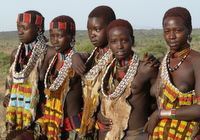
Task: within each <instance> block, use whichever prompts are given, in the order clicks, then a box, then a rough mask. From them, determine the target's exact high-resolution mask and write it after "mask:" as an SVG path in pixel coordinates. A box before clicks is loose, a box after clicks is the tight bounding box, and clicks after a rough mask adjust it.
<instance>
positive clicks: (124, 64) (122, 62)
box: [116, 52, 133, 67]
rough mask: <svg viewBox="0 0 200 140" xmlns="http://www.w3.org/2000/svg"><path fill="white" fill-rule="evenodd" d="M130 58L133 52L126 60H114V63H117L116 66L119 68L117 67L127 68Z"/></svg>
mask: <svg viewBox="0 0 200 140" xmlns="http://www.w3.org/2000/svg"><path fill="white" fill-rule="evenodd" d="M132 56H133V52H132V53H131V54H130V55H129V56H128V57H126V58H124V59H120V60H119V59H116V61H117V63H116V64H117V66H119V67H124V66H127V65H129V62H130V60H131V58H132Z"/></svg>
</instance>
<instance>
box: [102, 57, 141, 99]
mask: <svg viewBox="0 0 200 140" xmlns="http://www.w3.org/2000/svg"><path fill="white" fill-rule="evenodd" d="M115 61H116V59H113V61H112V62H111V64H110V65H109V66H108V67H107V69H106V71H105V73H104V75H103V80H102V83H101V92H102V94H103V95H104V96H105V97H107V98H108V99H111V100H112V99H116V98H118V97H120V96H121V95H122V94H123V92H124V90H125V88H126V87H127V85H128V84H129V82H130V81H132V80H133V79H134V77H135V75H136V73H137V69H138V65H139V58H138V56H137V55H136V53H134V54H133V57H132V59H131V63H130V66H129V68H128V70H127V72H126V75H125V76H124V77H123V79H122V80H121V81H120V83H119V84H118V85H117V87H116V88H115V91H114V92H113V93H112V94H110V95H107V94H106V93H105V92H106V90H105V87H106V85H105V79H106V76H108V71H109V70H110V68H111V66H112V65H113V63H114V62H115Z"/></svg>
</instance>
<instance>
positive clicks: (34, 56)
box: [12, 35, 47, 83]
mask: <svg viewBox="0 0 200 140" xmlns="http://www.w3.org/2000/svg"><path fill="white" fill-rule="evenodd" d="M22 46H23V44H22V43H21V44H20V45H19V47H18V50H17V53H16V55H15V60H14V63H13V68H12V74H13V82H14V83H23V82H24V80H25V78H27V77H28V76H29V74H30V73H31V71H32V70H33V68H34V66H35V64H36V62H37V60H38V59H39V58H40V57H41V56H42V55H43V54H45V52H46V51H47V46H46V41H45V38H44V36H43V35H39V36H38V37H37V42H36V43H35V46H34V47H33V50H32V53H31V56H30V58H29V60H28V63H27V65H25V66H24V68H22V69H21V70H20V71H19V72H17V71H16V66H17V60H18V57H19V55H20V50H21V49H22Z"/></svg>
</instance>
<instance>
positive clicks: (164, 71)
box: [161, 52, 194, 93]
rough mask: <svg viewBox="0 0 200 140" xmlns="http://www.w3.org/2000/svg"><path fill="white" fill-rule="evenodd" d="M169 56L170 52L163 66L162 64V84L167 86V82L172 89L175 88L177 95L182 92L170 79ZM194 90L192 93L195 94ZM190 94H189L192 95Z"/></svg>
mask: <svg viewBox="0 0 200 140" xmlns="http://www.w3.org/2000/svg"><path fill="white" fill-rule="evenodd" d="M168 55H169V52H168V53H167V54H166V55H165V57H164V59H163V61H162V64H161V78H162V82H163V84H165V82H167V83H168V84H169V85H170V87H171V88H173V90H174V91H176V92H177V93H179V92H180V90H179V89H178V88H176V87H175V86H174V85H173V84H172V83H171V81H170V78H169V72H168V66H167V57H168ZM193 91H194V90H192V91H190V92H193ZM190 92H188V93H190Z"/></svg>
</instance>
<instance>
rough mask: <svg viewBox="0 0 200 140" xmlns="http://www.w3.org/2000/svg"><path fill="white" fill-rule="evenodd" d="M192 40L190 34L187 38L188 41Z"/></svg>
mask: <svg viewBox="0 0 200 140" xmlns="http://www.w3.org/2000/svg"><path fill="white" fill-rule="evenodd" d="M191 41H192V37H191V36H190V35H188V38H187V43H188V44H190V43H191Z"/></svg>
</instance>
